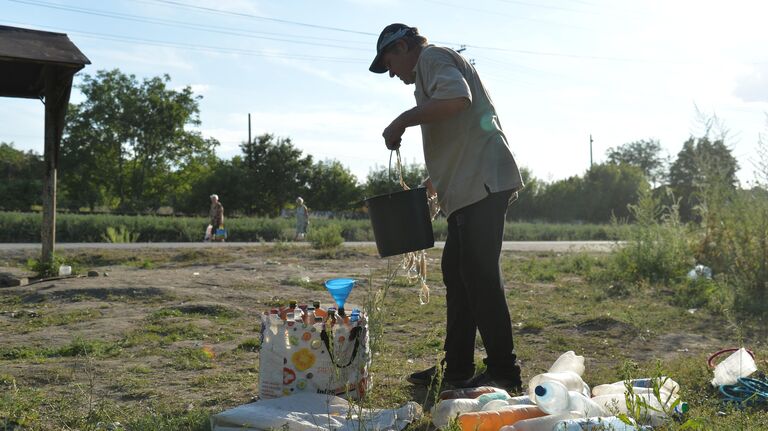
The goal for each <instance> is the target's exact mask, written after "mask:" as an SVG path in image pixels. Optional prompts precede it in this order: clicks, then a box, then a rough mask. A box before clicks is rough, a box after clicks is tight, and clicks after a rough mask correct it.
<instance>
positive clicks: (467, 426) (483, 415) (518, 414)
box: [458, 405, 546, 431]
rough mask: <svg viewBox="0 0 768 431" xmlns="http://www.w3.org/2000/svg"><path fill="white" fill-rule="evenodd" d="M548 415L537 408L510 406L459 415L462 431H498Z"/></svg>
mask: <svg viewBox="0 0 768 431" xmlns="http://www.w3.org/2000/svg"><path fill="white" fill-rule="evenodd" d="M545 415H546V413H545V412H543V411H542V410H541V409H540V408H538V407H536V406H524V405H519V406H509V407H506V408H504V409H503V410H494V411H490V412H471V413H462V414H460V415H459V419H458V422H459V426H460V427H461V429H462V431H498V430H499V429H500V428H501V427H503V426H504V425H513V424H514V423H516V422H518V421H521V420H524V419H530V418H536V417H540V416H545Z"/></svg>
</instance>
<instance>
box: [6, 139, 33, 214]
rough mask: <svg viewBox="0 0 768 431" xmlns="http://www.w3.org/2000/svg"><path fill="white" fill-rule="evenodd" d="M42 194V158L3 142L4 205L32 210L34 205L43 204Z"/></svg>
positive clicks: (16, 208)
mask: <svg viewBox="0 0 768 431" xmlns="http://www.w3.org/2000/svg"><path fill="white" fill-rule="evenodd" d="M42 193H43V159H42V157H41V156H40V155H39V154H36V153H35V152H33V151H28V152H26V153H25V152H24V151H21V150H17V149H16V148H14V146H13V143H12V142H11V143H5V142H0V208H2V209H5V210H10V211H29V209H30V207H31V206H32V205H42Z"/></svg>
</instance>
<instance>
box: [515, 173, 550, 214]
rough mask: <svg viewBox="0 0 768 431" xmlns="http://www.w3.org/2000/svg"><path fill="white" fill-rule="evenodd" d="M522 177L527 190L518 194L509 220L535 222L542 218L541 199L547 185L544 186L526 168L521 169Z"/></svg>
mask: <svg viewBox="0 0 768 431" xmlns="http://www.w3.org/2000/svg"><path fill="white" fill-rule="evenodd" d="M520 176H521V177H522V178H523V184H525V188H524V189H523V190H522V191H521V192H520V193H519V194H518V198H517V201H515V203H513V204H512V205H511V206H510V207H509V209H508V210H507V220H535V219H537V218H540V217H541V213H540V208H539V199H540V198H541V193H542V190H543V188H544V186H545V185H546V184H543V183H542V182H541V180H539V179H538V178H536V177H535V176H534V175H533V172H532V171H531V170H530V169H528V168H526V167H521V168H520Z"/></svg>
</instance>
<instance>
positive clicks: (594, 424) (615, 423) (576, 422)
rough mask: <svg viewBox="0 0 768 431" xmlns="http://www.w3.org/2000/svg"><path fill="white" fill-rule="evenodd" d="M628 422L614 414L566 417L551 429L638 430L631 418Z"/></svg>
mask: <svg viewBox="0 0 768 431" xmlns="http://www.w3.org/2000/svg"><path fill="white" fill-rule="evenodd" d="M629 422H630V423H629V424H627V423H624V422H623V421H622V420H621V419H619V418H617V417H616V416H603V417H587V418H577V419H567V420H563V421H560V422H559V423H557V424H556V425H555V427H554V428H552V430H553V431H592V430H600V431H602V430H611V431H638V430H641V429H643V428H641V427H639V426H638V425H637V424H636V423H635V422H634V421H633V420H632V419H629Z"/></svg>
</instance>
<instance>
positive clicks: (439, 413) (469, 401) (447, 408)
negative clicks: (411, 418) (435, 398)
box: [432, 398, 481, 428]
mask: <svg viewBox="0 0 768 431" xmlns="http://www.w3.org/2000/svg"><path fill="white" fill-rule="evenodd" d="M480 407H481V406H480V402H479V401H478V400H477V399H473V398H450V399H447V400H442V401H440V402H438V403H437V404H436V405H435V406H434V407H433V408H432V423H433V424H435V426H437V427H439V428H442V427H444V426H446V425H448V423H449V422H450V421H451V420H453V419H454V418H456V416H457V415H459V414H461V413H467V412H474V411H477V410H480Z"/></svg>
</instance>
